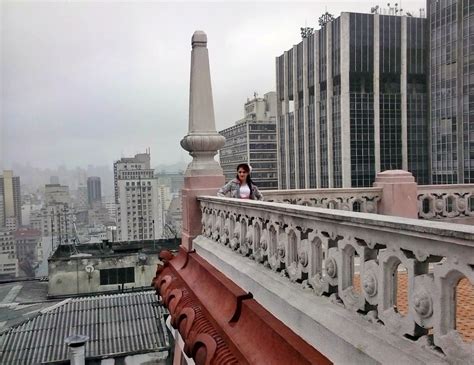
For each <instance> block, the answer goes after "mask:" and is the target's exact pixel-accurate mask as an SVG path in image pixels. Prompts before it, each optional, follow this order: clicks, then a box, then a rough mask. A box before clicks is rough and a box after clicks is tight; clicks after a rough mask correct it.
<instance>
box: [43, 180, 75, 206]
mask: <svg viewBox="0 0 474 365" xmlns="http://www.w3.org/2000/svg"><path fill="white" fill-rule="evenodd" d="M44 192H45V203H46V205H51V204H70V203H71V196H70V194H69V186H65V185H59V184H46V185H45V188H44Z"/></svg>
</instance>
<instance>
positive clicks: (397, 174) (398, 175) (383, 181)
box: [374, 170, 418, 219]
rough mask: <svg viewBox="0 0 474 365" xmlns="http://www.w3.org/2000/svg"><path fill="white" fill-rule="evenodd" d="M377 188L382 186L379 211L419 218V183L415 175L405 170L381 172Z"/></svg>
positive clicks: (376, 183)
mask: <svg viewBox="0 0 474 365" xmlns="http://www.w3.org/2000/svg"><path fill="white" fill-rule="evenodd" d="M374 187H375V188H382V189H383V191H382V199H381V200H380V202H379V207H378V213H379V214H384V215H393V216H397V217H405V218H415V219H417V218H418V202H417V184H416V182H415V178H414V177H413V175H412V174H411V173H410V172H408V171H404V170H388V171H384V172H379V173H378V174H377V175H376V177H375V182H374Z"/></svg>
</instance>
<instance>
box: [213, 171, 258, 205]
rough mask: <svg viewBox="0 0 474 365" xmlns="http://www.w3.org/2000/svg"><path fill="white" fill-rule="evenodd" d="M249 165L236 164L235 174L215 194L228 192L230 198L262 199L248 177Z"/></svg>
mask: <svg viewBox="0 0 474 365" xmlns="http://www.w3.org/2000/svg"><path fill="white" fill-rule="evenodd" d="M250 171H251V169H250V165H249V164H246V163H241V164H240V165H239V166H237V176H236V177H235V179H232V180H231V181H229V182H228V183H227V184H225V185H224V186H223V187H222V188H220V189H219V191H218V192H217V196H225V195H226V194H227V193H229V192H230V197H231V198H237V199H253V200H263V196H262V194H261V193H260V191H259V190H258V188H257V186H256V185H255V184H254V183H253V181H252V179H251V178H250Z"/></svg>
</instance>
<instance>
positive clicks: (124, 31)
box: [0, 0, 425, 168]
mask: <svg viewBox="0 0 474 365" xmlns="http://www.w3.org/2000/svg"><path fill="white" fill-rule="evenodd" d="M399 3H400V1H399ZM0 4H1V5H0V6H1V8H0V12H1V13H0V27H1V47H0V51H1V52H0V62H1V73H0V77H1V78H0V83H1V105H0V106H1V120H0V122H1V124H0V165H1V160H2V159H3V161H4V167H9V166H11V164H12V163H14V162H16V163H22V164H26V163H30V164H31V165H32V166H36V167H51V168H54V167H56V166H58V165H60V164H64V165H67V166H71V167H74V166H87V165H89V164H92V165H103V164H110V165H111V164H112V162H113V161H114V160H116V159H119V158H120V157H121V156H127V155H132V154H134V153H136V152H143V151H145V148H147V147H150V148H151V157H152V164H153V165H156V164H160V163H174V162H177V161H180V160H184V159H187V157H186V156H187V153H186V152H185V151H183V150H182V149H181V147H180V145H179V141H180V140H181V138H182V137H183V136H184V135H185V134H186V132H187V126H188V98H189V69H190V51H191V36H192V34H193V32H194V31H195V30H197V29H200V30H204V31H205V32H206V33H207V35H208V48H209V54H210V64H211V79H212V87H213V95H214V107H215V114H216V126H217V129H218V130H220V129H223V128H226V127H229V126H231V125H232V124H233V123H234V122H235V121H236V120H238V119H240V118H241V117H242V116H243V104H244V102H245V101H246V99H247V97H250V96H252V94H253V92H254V91H257V92H258V93H259V94H260V95H262V94H264V93H265V92H267V91H270V90H274V89H275V56H278V55H280V54H282V53H283V52H284V51H285V50H287V49H289V48H290V47H291V46H292V45H293V44H296V43H298V42H299V41H300V34H299V28H300V26H304V25H305V24H307V25H308V26H312V27H316V24H317V18H318V17H319V15H320V14H321V13H323V12H324V11H325V10H326V9H327V10H328V11H329V12H331V13H333V14H335V15H339V14H340V12H341V11H359V12H370V8H371V6H374V5H382V4H384V5H385V4H386V2H385V1H376V0H374V1H355V0H352V1H349V0H346V1H327V2H322V1H311V2H293V1H292V2H277V3H275V2H263V1H261V2H207V3H203V2H146V3H145V2H136V1H133V2H111V1H107V2H91V1H89V2H40V1H34V2H15V1H11V2H9V1H2V0H0ZM402 7H405V8H406V10H412V11H413V12H414V13H416V14H418V13H419V12H418V9H419V8H424V7H425V0H412V1H410V2H408V1H403V4H402ZM1 129H3V130H1ZM2 154H3V158H2ZM0 168H1V166H0Z"/></svg>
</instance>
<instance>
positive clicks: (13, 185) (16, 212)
mask: <svg viewBox="0 0 474 365" xmlns="http://www.w3.org/2000/svg"><path fill="white" fill-rule="evenodd" d="M0 195H1V196H2V199H1V200H0V208H3V209H2V212H1V213H0V218H1V217H3V218H2V221H1V222H0V228H1V227H2V226H3V227H6V228H7V229H10V230H15V229H17V228H18V227H20V226H21V223H22V222H21V190H20V177H19V176H13V171H11V170H5V171H3V175H1V176H0Z"/></svg>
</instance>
